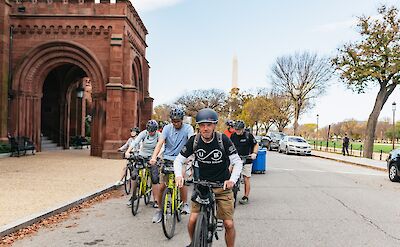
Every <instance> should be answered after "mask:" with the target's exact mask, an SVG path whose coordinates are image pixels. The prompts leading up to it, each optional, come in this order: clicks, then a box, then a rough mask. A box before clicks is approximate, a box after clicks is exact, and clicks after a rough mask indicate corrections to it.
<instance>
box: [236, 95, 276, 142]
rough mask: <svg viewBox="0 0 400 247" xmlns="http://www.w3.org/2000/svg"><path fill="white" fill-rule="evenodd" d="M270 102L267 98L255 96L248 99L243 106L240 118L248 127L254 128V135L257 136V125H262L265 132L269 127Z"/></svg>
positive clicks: (270, 123)
mask: <svg viewBox="0 0 400 247" xmlns="http://www.w3.org/2000/svg"><path fill="white" fill-rule="evenodd" d="M271 109H272V101H271V99H269V98H268V97H267V96H265V95H264V96H257V97H255V98H253V99H249V100H248V101H247V102H246V103H245V104H244V106H243V111H242V114H241V116H240V118H241V119H242V120H243V121H244V122H245V123H246V124H247V125H249V126H255V127H256V135H257V134H258V128H259V125H264V127H265V131H266V132H268V129H269V128H270V127H271V125H272V123H273V121H271V120H272V119H271V117H272V111H271Z"/></svg>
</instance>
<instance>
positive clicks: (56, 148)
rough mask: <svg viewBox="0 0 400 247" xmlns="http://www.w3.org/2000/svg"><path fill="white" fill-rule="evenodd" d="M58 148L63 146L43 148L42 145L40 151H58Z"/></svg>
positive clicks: (60, 148)
mask: <svg viewBox="0 0 400 247" xmlns="http://www.w3.org/2000/svg"><path fill="white" fill-rule="evenodd" d="M60 150H63V148H62V147H58V146H56V147H50V148H43V147H42V152H43V151H60Z"/></svg>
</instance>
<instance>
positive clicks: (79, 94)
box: [75, 83, 85, 136]
mask: <svg viewBox="0 0 400 247" xmlns="http://www.w3.org/2000/svg"><path fill="white" fill-rule="evenodd" d="M84 91H85V89H84V88H83V87H82V84H81V83H79V85H78V87H77V88H76V109H75V113H76V114H75V136H78V109H79V103H80V100H79V99H82V98H83V92H84Z"/></svg>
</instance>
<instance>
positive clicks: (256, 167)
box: [251, 148, 267, 174]
mask: <svg viewBox="0 0 400 247" xmlns="http://www.w3.org/2000/svg"><path fill="white" fill-rule="evenodd" d="M266 170H267V149H266V148H261V149H259V150H258V153H257V159H255V160H254V161H253V167H252V169H251V173H258V174H264V173H265V171H266Z"/></svg>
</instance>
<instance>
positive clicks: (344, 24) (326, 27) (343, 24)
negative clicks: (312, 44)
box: [311, 18, 357, 33]
mask: <svg viewBox="0 0 400 247" xmlns="http://www.w3.org/2000/svg"><path fill="white" fill-rule="evenodd" d="M356 25H357V19H356V18H354V19H351V20H345V21H338V22H333V23H327V24H322V25H318V26H316V27H314V28H312V29H311V31H312V32H317V33H325V32H333V31H337V30H343V29H349V28H354V27H355V26H356Z"/></svg>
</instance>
